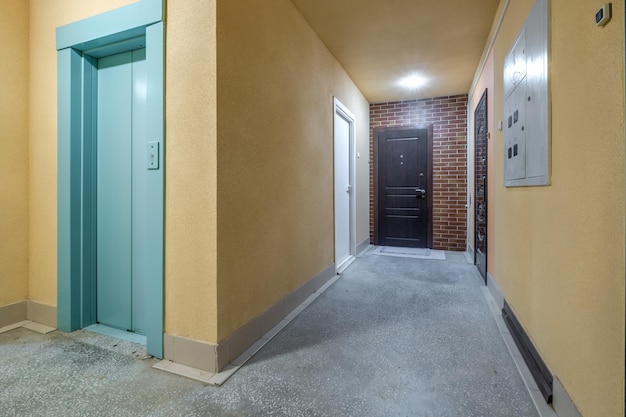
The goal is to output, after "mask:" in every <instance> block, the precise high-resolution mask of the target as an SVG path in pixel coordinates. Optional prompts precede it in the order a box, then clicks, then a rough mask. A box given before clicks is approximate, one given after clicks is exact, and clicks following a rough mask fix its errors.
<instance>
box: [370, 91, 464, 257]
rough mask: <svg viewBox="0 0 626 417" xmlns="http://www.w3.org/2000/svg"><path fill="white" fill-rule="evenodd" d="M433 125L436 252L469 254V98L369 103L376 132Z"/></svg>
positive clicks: (448, 97) (371, 203)
mask: <svg viewBox="0 0 626 417" xmlns="http://www.w3.org/2000/svg"><path fill="white" fill-rule="evenodd" d="M429 124H432V125H433V249H445V250H458V251H464V250H465V245H466V244H465V235H466V233H467V227H466V226H467V224H466V211H467V209H466V208H465V198H466V197H465V196H466V188H467V178H466V173H467V168H466V165H467V154H466V146H467V145H466V143H467V142H466V136H467V94H463V95H458V96H447V97H436V98H429V99H420V100H406V101H395V102H389V103H374V104H370V155H372V160H373V155H374V128H375V127H401V126H410V125H429ZM370 187H371V188H370V240H371V241H372V242H374V188H373V187H374V165H373V164H370Z"/></svg>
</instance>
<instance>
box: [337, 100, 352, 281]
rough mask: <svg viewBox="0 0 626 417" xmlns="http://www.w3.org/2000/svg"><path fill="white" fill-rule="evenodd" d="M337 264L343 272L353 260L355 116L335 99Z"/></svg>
mask: <svg viewBox="0 0 626 417" xmlns="http://www.w3.org/2000/svg"><path fill="white" fill-rule="evenodd" d="M334 124H335V130H334V142H335V265H336V268H337V272H341V271H342V270H343V269H345V267H347V266H348V265H349V264H350V262H351V261H352V260H354V251H355V249H354V238H353V230H354V227H353V220H354V219H353V207H354V203H353V201H354V199H353V195H354V176H353V173H352V171H353V162H352V161H353V158H352V154H353V149H354V144H353V143H354V117H353V116H352V115H351V114H350V113H349V112H348V110H347V109H346V108H345V107H344V106H343V105H341V103H340V102H339V101H337V100H335V123H334Z"/></svg>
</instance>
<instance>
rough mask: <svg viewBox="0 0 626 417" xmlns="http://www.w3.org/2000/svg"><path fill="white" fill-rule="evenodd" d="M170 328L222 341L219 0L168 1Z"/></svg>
mask: <svg viewBox="0 0 626 417" xmlns="http://www.w3.org/2000/svg"><path fill="white" fill-rule="evenodd" d="M167 18H168V21H167V37H166V40H167V45H166V62H167V64H166V75H165V77H166V93H165V100H166V107H165V111H166V137H165V141H166V146H165V152H166V153H165V158H166V171H165V172H166V174H165V184H166V185H165V200H166V203H165V332H167V333H171V334H176V335H179V336H184V337H188V338H192V339H197V340H203V341H209V342H213V343H215V342H217V278H216V277H217V260H216V251H217V247H216V245H217V242H216V238H217V228H216V224H217V223H216V222H217V220H216V219H217V217H216V216H217V207H216V193H217V192H216V190H217V185H216V184H217V177H216V175H217V160H216V155H217V153H216V152H217V151H216V137H217V136H216V135H217V130H216V128H217V121H216V107H215V106H216V64H215V62H216V61H215V60H216V43H215V42H216V41H215V35H216V33H215V1H214V0H211V1H207V0H192V1H184V2H168V8H167Z"/></svg>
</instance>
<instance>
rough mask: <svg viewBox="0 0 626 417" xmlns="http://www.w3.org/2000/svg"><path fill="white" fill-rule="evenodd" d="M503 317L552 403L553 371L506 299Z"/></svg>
mask: <svg viewBox="0 0 626 417" xmlns="http://www.w3.org/2000/svg"><path fill="white" fill-rule="evenodd" d="M502 318H503V319H504V322H505V323H506V326H507V327H508V329H509V331H510V333H511V336H512V337H513V340H514V341H515V344H516V345H517V347H518V348H519V350H520V353H521V354H522V358H523V359H524V362H526V365H528V369H529V370H530V373H531V374H532V377H533V379H534V380H535V382H536V383H537V387H538V388H539V391H541V394H542V395H543V398H544V399H545V400H546V403H548V404H549V403H551V402H552V391H553V377H552V373H551V372H550V370H549V369H548V367H547V365H546V364H545V362H544V361H543V359H541V355H539V352H538V351H537V349H536V348H535V346H534V345H533V343H532V341H531V340H530V338H529V337H528V335H527V334H526V331H525V330H524V328H523V327H522V325H521V323H520V322H519V321H518V320H517V318H516V317H515V314H513V310H512V309H511V307H510V306H509V305H508V303H507V302H506V300H505V301H504V307H503V309H502Z"/></svg>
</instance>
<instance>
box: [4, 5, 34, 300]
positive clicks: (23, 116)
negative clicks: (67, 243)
mask: <svg viewBox="0 0 626 417" xmlns="http://www.w3.org/2000/svg"><path fill="white" fill-rule="evenodd" d="M28 13H29V6H28V2H27V1H13V0H0V44H1V45H2V47H1V48H0V50H2V54H0V74H2V76H1V77H0V148H1V149H2V151H1V152H0V289H1V290H0V307H1V306H4V305H6V304H10V303H13V302H16V301H20V300H24V299H26V298H27V297H28V39H29V24H28Z"/></svg>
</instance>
